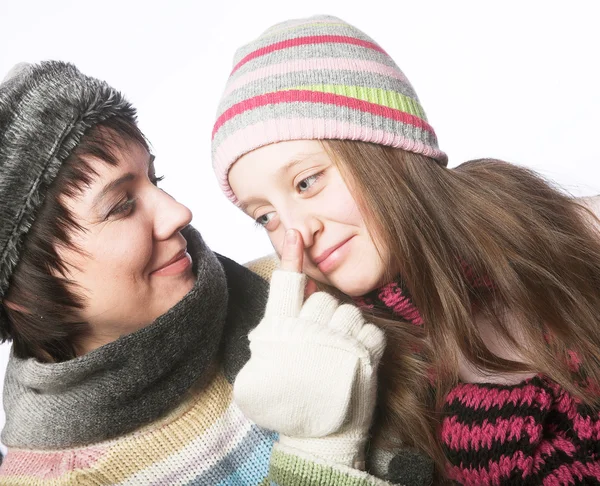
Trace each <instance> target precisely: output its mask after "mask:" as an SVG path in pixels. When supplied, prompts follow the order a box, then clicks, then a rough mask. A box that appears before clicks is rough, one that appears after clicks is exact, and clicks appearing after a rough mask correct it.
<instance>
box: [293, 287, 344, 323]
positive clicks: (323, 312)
mask: <svg viewBox="0 0 600 486" xmlns="http://www.w3.org/2000/svg"><path fill="white" fill-rule="evenodd" d="M338 305H339V304H338V301H337V300H336V299H335V297H333V296H332V295H329V294H328V293H327V292H317V293H315V294H312V295H311V296H310V297H309V298H308V299H307V300H306V302H305V303H304V305H303V306H302V309H301V310H300V315H299V317H300V318H301V319H306V320H307V321H311V322H316V323H317V324H318V325H321V326H326V325H327V324H328V323H329V321H330V320H331V318H332V317H333V314H334V312H335V310H336V309H337V307H338Z"/></svg>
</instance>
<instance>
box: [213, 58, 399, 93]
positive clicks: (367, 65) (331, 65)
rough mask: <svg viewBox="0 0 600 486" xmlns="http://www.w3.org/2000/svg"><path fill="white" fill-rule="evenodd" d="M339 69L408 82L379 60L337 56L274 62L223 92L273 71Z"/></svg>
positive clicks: (239, 79) (264, 76) (239, 80)
mask: <svg viewBox="0 0 600 486" xmlns="http://www.w3.org/2000/svg"><path fill="white" fill-rule="evenodd" d="M331 69H335V70H337V71H356V72H364V73H372V74H381V75H385V76H390V77H392V78H395V79H398V80H399V81H402V82H404V83H407V84H408V80H407V79H406V76H404V74H402V73H401V72H400V71H398V70H397V69H395V68H393V67H391V66H386V65H385V64H381V63H379V62H374V61H362V60H359V59H352V60H349V59H341V58H336V57H328V58H324V59H297V60H294V61H289V62H283V63H281V64H274V65H272V66H267V67H265V68H261V69H257V70H256V71H252V72H249V73H247V74H244V75H243V76H240V77H239V78H237V79H236V80H235V81H234V82H233V83H229V84H228V85H227V88H226V90H225V93H223V97H225V96H227V95H228V94H229V93H231V92H232V91H235V90H236V89H239V88H242V87H243V86H246V85H247V84H249V83H252V82H253V81H258V80H260V79H264V78H268V77H269V76H273V73H274V72H276V73H277V74H279V75H281V74H288V73H294V72H301V71H318V70H331Z"/></svg>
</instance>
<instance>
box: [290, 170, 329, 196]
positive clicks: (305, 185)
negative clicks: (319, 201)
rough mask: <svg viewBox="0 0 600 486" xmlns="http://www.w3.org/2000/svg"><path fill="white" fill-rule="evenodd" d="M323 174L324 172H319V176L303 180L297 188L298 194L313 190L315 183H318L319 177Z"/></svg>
mask: <svg viewBox="0 0 600 486" xmlns="http://www.w3.org/2000/svg"><path fill="white" fill-rule="evenodd" d="M322 174H323V173H322V172H319V173H318V174H315V175H311V176H309V177H307V178H306V179H302V180H301V181H300V182H299V183H298V185H297V186H296V187H297V189H298V192H300V193H302V192H306V191H308V190H309V189H310V188H311V186H312V185H313V184H314V183H315V182H317V180H319V177H321V175H322Z"/></svg>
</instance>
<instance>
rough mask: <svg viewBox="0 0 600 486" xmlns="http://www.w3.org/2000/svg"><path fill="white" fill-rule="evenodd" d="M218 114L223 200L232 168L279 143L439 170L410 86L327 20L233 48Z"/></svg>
mask: <svg viewBox="0 0 600 486" xmlns="http://www.w3.org/2000/svg"><path fill="white" fill-rule="evenodd" d="M233 64H234V67H233V70H232V72H231V75H230V77H229V80H228V82H227V86H226V88H225V92H224V94H223V97H222V99H221V102H220V104H219V108H218V111H217V121H216V123H215V125H214V129H213V143H212V153H213V166H214V169H215V172H216V174H217V178H218V181H219V184H220V186H221V188H222V189H223V191H224V192H225V194H226V195H227V197H229V199H231V200H232V201H233V202H234V203H235V202H237V200H236V198H235V195H234V194H233V192H232V190H231V188H230V186H229V182H228V172H229V169H230V167H231V165H232V164H233V163H234V162H235V161H236V160H237V159H238V158H239V157H241V156H242V155H244V154H245V153H248V152H250V151H252V150H254V149H256V148H258V147H261V146H264V145H268V144H270V143H274V142H281V141H285V140H324V139H347V140H360V141H364V142H373V143H378V144H382V145H388V146H392V147H399V148H402V149H404V150H408V151H411V152H415V153H419V154H423V155H427V156H429V157H432V158H434V159H436V160H438V161H439V162H440V163H442V164H444V165H445V164H446V162H447V157H446V154H444V153H443V152H441V151H440V150H439V149H438V144H437V138H436V135H435V132H434V130H433V128H432V127H431V126H430V125H429V123H428V122H427V117H426V116H425V112H424V110H423V108H422V107H421V104H420V103H419V99H418V97H417V95H416V93H415V91H414V89H413V88H412V86H411V84H410V83H409V81H408V80H407V78H406V77H405V76H404V74H403V73H402V71H400V69H399V68H398V66H396V64H395V63H394V61H393V60H392V59H391V58H390V57H389V56H388V54H387V53H386V52H385V51H384V50H383V49H382V48H381V47H380V46H379V45H377V44H376V43H375V42H374V41H373V40H372V39H371V38H370V37H368V36H367V35H365V34H364V33H363V32H361V31H360V30H358V29H357V28H355V27H353V26H351V25H349V24H347V23H345V22H344V21H342V20H340V19H338V18H336V17H330V16H318V17H311V18H308V19H302V20H291V21H287V22H283V23H280V24H277V25H275V26H273V27H271V28H270V29H269V30H267V31H266V32H264V33H263V34H262V35H261V36H260V37H259V38H258V39H256V40H254V41H253V42H250V43H249V44H247V45H245V46H244V47H242V48H240V49H239V50H238V51H237V53H236V54H235V57H234V63H233Z"/></svg>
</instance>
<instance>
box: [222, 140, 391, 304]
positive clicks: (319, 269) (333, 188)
mask: <svg viewBox="0 0 600 486" xmlns="http://www.w3.org/2000/svg"><path fill="white" fill-rule="evenodd" d="M229 184H230V185H231V188H232V189H233V191H234V193H235V195H236V197H237V198H238V200H239V201H240V203H241V207H242V209H243V210H244V211H245V212H246V213H247V214H248V215H249V216H251V217H252V218H254V219H255V220H256V222H257V223H258V224H260V225H261V226H264V228H265V229H266V230H267V233H268V234H269V238H270V239H271V243H272V244H273V247H274V248H275V250H276V251H277V253H278V254H281V248H282V244H283V238H284V235H285V232H286V230H288V229H291V228H293V229H296V230H298V231H299V232H300V234H301V235H302V239H303V241H304V247H305V250H304V272H305V273H306V274H307V275H308V276H309V277H311V278H313V279H315V280H317V281H319V282H322V283H324V284H328V285H331V286H333V287H336V288H338V289H339V290H341V291H342V292H344V293H345V294H348V295H350V296H360V295H364V294H365V293H367V292H369V291H371V290H373V289H374V288H376V287H378V286H379V285H381V284H382V283H384V282H382V280H383V278H384V275H385V264H384V261H387V260H388V255H386V254H382V255H381V256H380V254H379V252H378V251H377V248H376V246H375V244H374V242H373V239H372V238H371V235H370V234H369V232H368V230H367V227H366V225H365V222H364V221H363V217H362V215H361V213H360V211H359V209H358V206H357V204H356V201H355V200H354V198H353V197H352V194H351V192H350V190H349V189H348V186H347V185H346V183H345V182H344V179H343V178H342V176H341V174H340V172H339V171H338V169H337V167H336V166H335V164H334V163H333V162H332V160H331V159H330V158H329V156H328V155H327V153H326V152H325V150H324V149H323V147H322V145H321V143H320V142H318V141H307V140H298V141H290V142H280V143H276V144H272V145H267V146H265V147H261V148H258V149H256V150H254V151H252V152H250V153H248V154H246V155H244V156H243V157H241V158H240V159H239V160H238V161H237V162H236V163H235V164H234V165H233V167H232V168H231V170H230V172H229ZM382 257H383V259H382Z"/></svg>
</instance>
